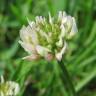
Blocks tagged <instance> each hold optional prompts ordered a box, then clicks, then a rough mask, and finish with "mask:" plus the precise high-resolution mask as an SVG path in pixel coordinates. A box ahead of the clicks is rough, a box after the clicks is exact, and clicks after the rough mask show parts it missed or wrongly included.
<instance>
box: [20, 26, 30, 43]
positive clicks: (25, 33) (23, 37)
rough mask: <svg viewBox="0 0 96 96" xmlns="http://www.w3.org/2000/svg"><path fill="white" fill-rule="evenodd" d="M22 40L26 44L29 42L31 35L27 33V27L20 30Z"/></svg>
mask: <svg viewBox="0 0 96 96" xmlns="http://www.w3.org/2000/svg"><path fill="white" fill-rule="evenodd" d="M20 38H21V40H22V41H24V42H28V38H29V33H28V32H27V31H26V27H25V26H23V27H22V28H21V30H20Z"/></svg>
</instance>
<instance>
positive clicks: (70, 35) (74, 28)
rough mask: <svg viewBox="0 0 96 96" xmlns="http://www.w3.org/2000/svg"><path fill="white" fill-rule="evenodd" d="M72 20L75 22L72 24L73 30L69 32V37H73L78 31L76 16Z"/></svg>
mask: <svg viewBox="0 0 96 96" xmlns="http://www.w3.org/2000/svg"><path fill="white" fill-rule="evenodd" d="M72 20H73V24H72V29H71V32H70V33H69V36H68V38H69V39H70V38H72V37H73V36H74V35H75V34H76V33H77V32H78V29H77V26H76V22H75V18H72Z"/></svg>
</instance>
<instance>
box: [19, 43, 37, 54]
mask: <svg viewBox="0 0 96 96" xmlns="http://www.w3.org/2000/svg"><path fill="white" fill-rule="evenodd" d="M19 43H20V44H21V46H22V47H23V48H24V50H25V51H27V52H28V53H29V54H32V53H35V52H36V50H35V47H34V46H33V45H31V44H30V43H25V42H22V41H19Z"/></svg>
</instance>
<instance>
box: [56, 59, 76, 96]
mask: <svg viewBox="0 0 96 96" xmlns="http://www.w3.org/2000/svg"><path fill="white" fill-rule="evenodd" d="M58 64H59V66H60V68H61V71H62V74H61V76H62V81H63V84H64V86H65V87H66V91H67V93H68V96H77V95H76V92H75V88H74V86H73V84H72V80H71V78H70V76H69V73H68V71H67V69H66V67H65V65H64V63H63V60H61V61H58Z"/></svg>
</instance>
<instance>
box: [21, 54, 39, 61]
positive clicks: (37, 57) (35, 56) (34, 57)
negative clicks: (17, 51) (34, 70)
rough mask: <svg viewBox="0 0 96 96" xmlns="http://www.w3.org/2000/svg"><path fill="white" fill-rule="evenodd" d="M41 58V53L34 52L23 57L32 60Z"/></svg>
mask: <svg viewBox="0 0 96 96" xmlns="http://www.w3.org/2000/svg"><path fill="white" fill-rule="evenodd" d="M39 58H40V57H39V55H37V54H32V55H29V56H26V57H23V58H22V59H25V60H29V61H31V60H37V59H39Z"/></svg>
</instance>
